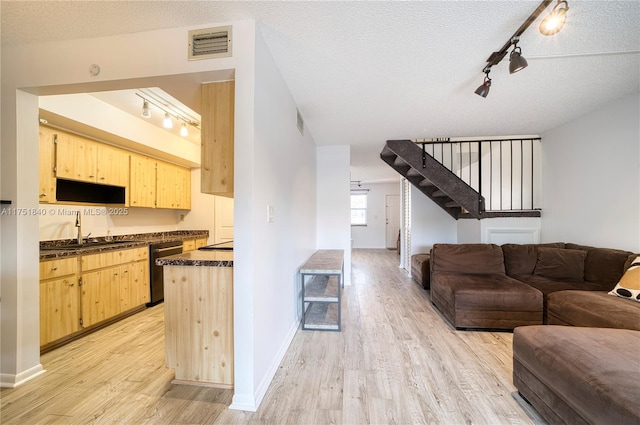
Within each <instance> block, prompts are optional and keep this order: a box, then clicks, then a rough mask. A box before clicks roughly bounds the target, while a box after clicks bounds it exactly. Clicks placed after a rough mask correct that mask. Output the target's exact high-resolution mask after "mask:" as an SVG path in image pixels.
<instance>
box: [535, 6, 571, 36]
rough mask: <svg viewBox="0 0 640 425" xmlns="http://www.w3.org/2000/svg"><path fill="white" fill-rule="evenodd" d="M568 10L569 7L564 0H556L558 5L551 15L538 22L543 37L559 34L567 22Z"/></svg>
mask: <svg viewBox="0 0 640 425" xmlns="http://www.w3.org/2000/svg"><path fill="white" fill-rule="evenodd" d="M568 10H569V5H568V4H567V2H566V1H565V0H558V3H557V4H556V5H555V7H554V8H553V10H552V11H551V13H549V14H548V15H547V16H546V17H545V18H544V19H543V20H542V22H540V27H539V29H540V32H541V33H542V34H544V35H554V34H557V33H558V32H560V30H561V29H562V27H563V26H564V23H565V22H566V20H567V11H568Z"/></svg>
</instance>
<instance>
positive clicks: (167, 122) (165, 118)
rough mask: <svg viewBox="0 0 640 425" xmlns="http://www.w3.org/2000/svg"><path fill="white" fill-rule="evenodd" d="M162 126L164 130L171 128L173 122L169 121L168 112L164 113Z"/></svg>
mask: <svg viewBox="0 0 640 425" xmlns="http://www.w3.org/2000/svg"><path fill="white" fill-rule="evenodd" d="M162 126H163V127H164V128H173V121H171V117H170V116H169V113H168V112H165V113H164V121H162Z"/></svg>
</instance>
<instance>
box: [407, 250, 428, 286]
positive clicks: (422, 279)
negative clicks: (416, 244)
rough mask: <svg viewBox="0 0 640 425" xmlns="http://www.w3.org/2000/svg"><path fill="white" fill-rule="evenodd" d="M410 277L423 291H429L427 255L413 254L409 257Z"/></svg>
mask: <svg viewBox="0 0 640 425" xmlns="http://www.w3.org/2000/svg"><path fill="white" fill-rule="evenodd" d="M411 277H412V278H413V280H414V281H415V282H416V283H418V284H420V285H422V287H423V288H424V289H429V281H430V269H429V254H413V255H412V256H411Z"/></svg>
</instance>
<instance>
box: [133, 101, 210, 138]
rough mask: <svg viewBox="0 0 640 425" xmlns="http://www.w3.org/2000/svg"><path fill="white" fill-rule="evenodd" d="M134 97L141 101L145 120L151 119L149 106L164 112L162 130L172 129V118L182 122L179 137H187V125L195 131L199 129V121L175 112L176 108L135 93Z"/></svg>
mask: <svg viewBox="0 0 640 425" xmlns="http://www.w3.org/2000/svg"><path fill="white" fill-rule="evenodd" d="M135 95H136V96H138V97H139V98H141V99H142V116H143V117H145V118H150V117H151V110H150V108H149V105H153V106H155V107H156V108H158V109H160V110H161V111H162V112H164V120H163V127H164V128H167V129H169V128H173V122H172V120H171V118H174V119H176V120H178V121H182V125H181V127H180V135H181V136H183V137H186V136H188V135H189V131H188V129H187V125H190V126H191V127H194V128H196V129H198V130H199V129H200V121H198V120H196V119H193V118H192V117H188V116H186V114H184V113H181V112H177V108H175V107H172V105H169V104H163V103H161V102H157V101H156V99H153V100H152V99H151V97H146V96H145V95H142V94H140V93H135Z"/></svg>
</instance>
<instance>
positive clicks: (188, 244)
mask: <svg viewBox="0 0 640 425" xmlns="http://www.w3.org/2000/svg"><path fill="white" fill-rule="evenodd" d="M205 245H207V238H198V239H186V240H184V241H183V242H182V252H189V251H195V250H196V249H198V248H201V247H203V246H205Z"/></svg>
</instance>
